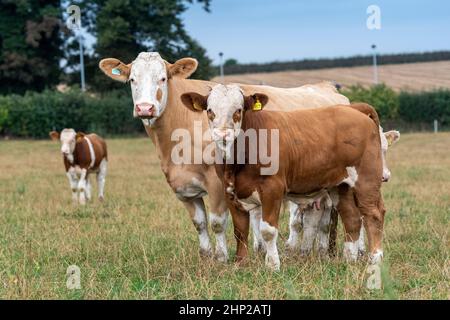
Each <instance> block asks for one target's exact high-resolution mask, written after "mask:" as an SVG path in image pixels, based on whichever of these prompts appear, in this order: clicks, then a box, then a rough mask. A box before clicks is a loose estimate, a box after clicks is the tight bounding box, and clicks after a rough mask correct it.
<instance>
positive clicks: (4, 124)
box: [0, 89, 143, 138]
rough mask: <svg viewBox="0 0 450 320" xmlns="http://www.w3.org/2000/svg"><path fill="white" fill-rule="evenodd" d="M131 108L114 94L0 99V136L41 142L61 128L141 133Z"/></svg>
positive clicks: (126, 99) (71, 93)
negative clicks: (25, 138) (29, 138)
mask: <svg viewBox="0 0 450 320" xmlns="http://www.w3.org/2000/svg"><path fill="white" fill-rule="evenodd" d="M132 106H133V102H132V99H131V97H128V96H124V95H120V94H119V93H114V92H113V93H111V94H108V95H105V96H104V97H96V96H94V95H90V94H85V93H82V92H80V91H79V90H74V89H71V90H69V91H68V92H65V93H61V92H56V91H44V92H42V93H36V92H27V93H26V94H25V95H23V96H19V95H8V96H0V134H3V135H8V136H13V137H32V138H44V137H48V132H49V131H51V130H61V129H63V128H74V129H75V130H77V131H78V130H80V131H86V132H96V133H98V134H101V135H105V134H106V135H107V134H120V135H123V134H133V133H138V132H143V127H142V123H141V121H139V120H136V119H133V117H132Z"/></svg>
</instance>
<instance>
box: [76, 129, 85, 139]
mask: <svg viewBox="0 0 450 320" xmlns="http://www.w3.org/2000/svg"><path fill="white" fill-rule="evenodd" d="M85 135H86V133H84V132H81V131H78V132H77V135H76V136H75V140H76V141H78V139H82V138H84V136H85Z"/></svg>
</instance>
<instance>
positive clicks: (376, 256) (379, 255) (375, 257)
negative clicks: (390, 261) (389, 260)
mask: <svg viewBox="0 0 450 320" xmlns="http://www.w3.org/2000/svg"><path fill="white" fill-rule="evenodd" d="M382 260H383V250H380V249H377V250H376V251H375V253H372V254H370V256H369V263H370V264H380V263H381V261H382Z"/></svg>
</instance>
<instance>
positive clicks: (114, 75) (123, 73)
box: [98, 58, 131, 82]
mask: <svg viewBox="0 0 450 320" xmlns="http://www.w3.org/2000/svg"><path fill="white" fill-rule="evenodd" d="M98 66H99V68H100V70H102V71H103V72H104V73H105V74H106V75H107V76H108V77H110V78H111V79H114V80H116V81H120V82H127V80H128V78H129V77H130V72H131V63H130V64H125V63H123V62H122V61H120V60H119V59H115V58H107V59H103V60H101V61H100V63H99V64H98Z"/></svg>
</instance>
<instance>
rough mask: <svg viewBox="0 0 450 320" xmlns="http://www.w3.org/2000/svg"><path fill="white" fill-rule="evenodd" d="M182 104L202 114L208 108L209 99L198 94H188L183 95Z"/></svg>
mask: <svg viewBox="0 0 450 320" xmlns="http://www.w3.org/2000/svg"><path fill="white" fill-rule="evenodd" d="M181 102H183V104H184V105H185V106H186V107H187V108H188V109H190V110H192V111H195V112H202V111H203V110H206V108H207V106H208V97H207V96H202V95H201V94H199V93H196V92H188V93H183V94H182V95H181Z"/></svg>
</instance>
